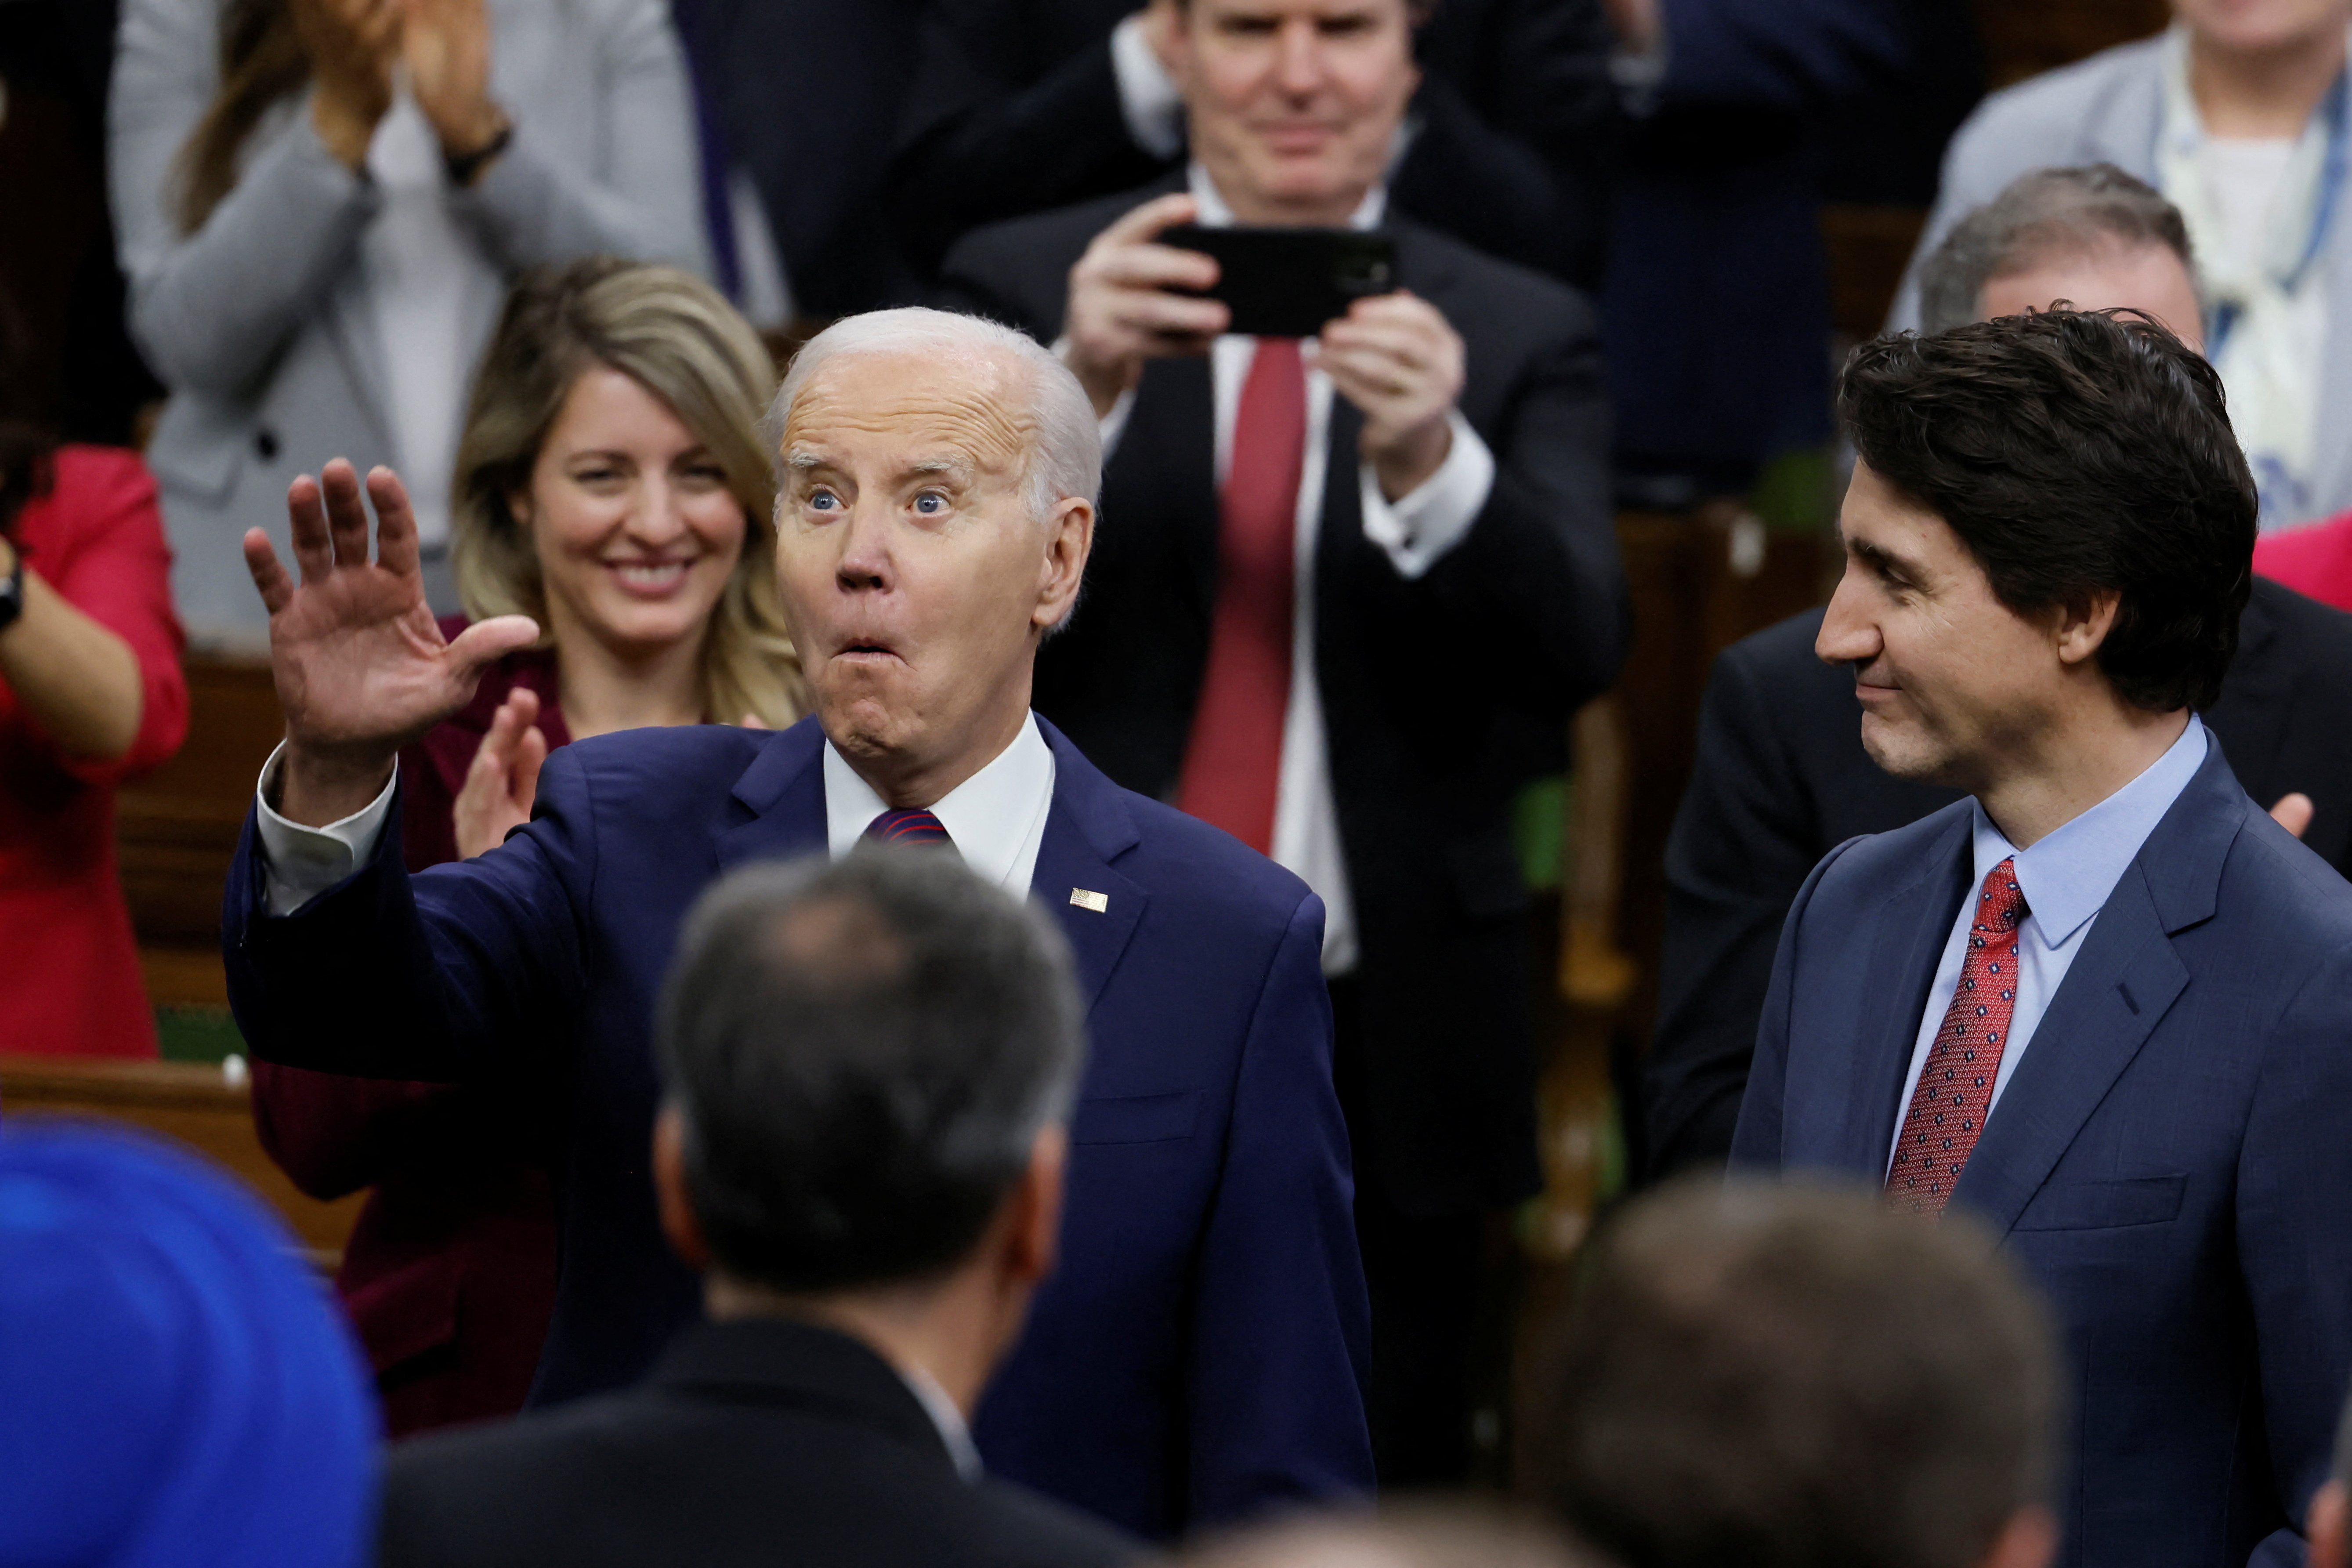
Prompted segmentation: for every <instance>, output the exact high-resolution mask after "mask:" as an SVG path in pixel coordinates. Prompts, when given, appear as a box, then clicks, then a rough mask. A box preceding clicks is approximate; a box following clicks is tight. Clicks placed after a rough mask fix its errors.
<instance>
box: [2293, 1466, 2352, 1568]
mask: <svg viewBox="0 0 2352 1568" xmlns="http://www.w3.org/2000/svg"><path fill="white" fill-rule="evenodd" d="M2304 1535H2305V1538H2306V1539H2308V1540H2309V1541H2310V1542H2311V1547H2310V1555H2309V1556H2308V1557H2307V1558H2306V1559H2305V1561H2306V1562H2308V1563H2310V1565H2311V1568H2352V1495H2347V1491H2346V1489H2345V1486H2344V1483H2343V1482H2342V1481H2330V1482H2328V1483H2327V1484H2326V1486H2324V1487H2322V1488H2320V1489H2319V1491H2318V1494H2317V1495H2316V1496H2315V1497H2314V1498H2313V1499H2312V1500H2311V1518H2310V1520H2309V1521H2307V1522H2306V1523H2305V1527H2304Z"/></svg>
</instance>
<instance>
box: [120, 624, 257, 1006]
mask: <svg viewBox="0 0 2352 1568" xmlns="http://www.w3.org/2000/svg"><path fill="white" fill-rule="evenodd" d="M185 668H186V672H187V678H188V740H187V744H186V745H184V746H183V747H182V748H181V749H180V754H179V755H178V756H176V757H174V758H173V759H172V760H171V761H170V762H168V763H164V764H163V766H162V767H160V768H158V769H156V770H155V771H154V772H153V773H150V774H148V775H147V776H146V777H145V778H143V779H141V780H140V781H139V782H138V783H136V784H131V785H130V786H129V787H127V788H125V789H124V790H123V791H122V792H121V795H119V796H117V797H116V801H115V842H116V851H117V854H118V855H119V856H120V858H121V868H122V890H123V895H124V897H125V898H126V899H127V900H129V902H130V905H131V927H132V929H133V930H134V931H137V932H138V934H139V945H140V950H141V958H142V968H143V969H144V971H145V973H146V978H147V984H148V996H149V999H150V1000H152V1001H153V1002H154V1003H155V1004H157V1005H160V1006H213V1007H217V1006H220V1005H223V1004H224V1003H225V1002H226V983H225V982H224V981H223V979H222V977H221V969H220V907H221V891H222V889H223V888H224V886H225V885H226V881H227V877H228V863H229V858H230V857H231V856H232V855H233V854H235V853H236V836H237V831H238V829H239V828H240V827H241V826H243V825H244V822H245V814H246V808H247V806H248V805H250V804H251V802H252V800H253V785H254V781H255V780H256V779H257V778H258V777H259V776H260V774H261V764H262V763H265V762H267V761H268V760H269V752H270V750H271V748H272V747H274V746H276V745H277V744H278V737H279V736H280V735H281V734H283V733H284V731H285V721H284V720H283V719H282V718H281V717H280V715H279V713H278V693H277V690H276V689H275V688H274V687H273V686H272V685H271V684H270V679H269V667H268V664H266V663H264V662H261V661H258V660H240V659H228V658H208V657H205V656H202V655H191V656H190V657H189V658H187V660H186V661H185Z"/></svg>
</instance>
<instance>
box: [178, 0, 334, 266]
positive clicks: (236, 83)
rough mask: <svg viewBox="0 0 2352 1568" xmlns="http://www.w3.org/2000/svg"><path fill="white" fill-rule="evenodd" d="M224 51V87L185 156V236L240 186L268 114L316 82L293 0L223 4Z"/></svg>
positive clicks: (183, 151)
mask: <svg viewBox="0 0 2352 1568" xmlns="http://www.w3.org/2000/svg"><path fill="white" fill-rule="evenodd" d="M219 47H220V86H219V88H218V89H216V90H215V92H214V94H213V100H212V102H211V103H209V104H207V105H205V112H204V117H203V118H202V119H200V120H198V121H196V128H195V129H194V131H192V132H189V133H188V142H187V145H186V146H184V147H183V148H182V149H181V150H180V168H179V178H180V192H179V205H180V210H179V218H180V228H181V231H182V232H183V233H186V234H194V233H195V232H196V230H198V229H200V228H202V227H203V226H205V219H206V218H208V217H210V216H212V215H213V209H214V208H215V207H216V206H218V205H220V204H221V202H222V200H223V199H224V198H225V197H226V196H227V195H228V194H229V192H230V191H232V190H234V189H236V170H237V157H238V154H240V153H243V152H244V150H245V143H246V141H247V138H249V137H250V136H252V134H253V132H254V129H255V128H256V127H257V126H258V125H259V124H260V123H261V119H262V116H263V115H265V114H267V113H268V112H269V110H270V109H271V108H272V107H273V106H274V105H276V104H277V103H278V102H279V101H280V100H284V99H286V98H288V97H290V96H291V95H292V94H294V93H295V92H298V91H299V90H300V89H301V87H302V85H303V84H304V83H305V82H307V81H309V80H310V52H309V51H308V50H306V49H305V48H304V47H302V38H301V35H300V34H299V32H298V31H297V30H296V28H295V26H294V10H293V6H292V5H290V4H289V0H224V3H223V4H222V5H221V10H220V45H219Z"/></svg>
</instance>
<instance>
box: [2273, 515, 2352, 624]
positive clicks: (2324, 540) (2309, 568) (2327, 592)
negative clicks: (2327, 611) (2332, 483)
mask: <svg viewBox="0 0 2352 1568" xmlns="http://www.w3.org/2000/svg"><path fill="white" fill-rule="evenodd" d="M2254 570H2255V571H2257V572H2259V573H2261V574H2263V576H2265V577H2268V578H2269V579H2270V580H2271V581H2272V582H2273V583H2284V584H2286V585H2287V586H2288V587H2290V588H2292V589H2294V591H2295V592H2296V593H2298V594H2301V595H2305V597H2307V598H2313V599H2316V600H2318V601H2319V602H2320V603H2321V604H2323V605H2335V606H2336V608H2337V609H2339V610H2352V511H2347V512H2346V513H2345V514H2344V515H2342V516H2341V517H2332V518H2329V519H2328V520H2327V521H2326V522H2315V523H2312V524H2311V525H2309V526H2308V527H2305V528H2290V529H2287V530H2285V531H2283V532H2278V533H2265V534H2263V536H2262V537H2261V538H2260V539H2257V540H2255V541H2254Z"/></svg>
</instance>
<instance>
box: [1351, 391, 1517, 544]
mask: <svg viewBox="0 0 2352 1568" xmlns="http://www.w3.org/2000/svg"><path fill="white" fill-rule="evenodd" d="M1447 423H1448V424H1449V426H1451V427H1452V429H1453V432H1454V445H1453V447H1452V449H1451V450H1449V451H1448V452H1447V453H1446V454H1445V461H1444V462H1443V463H1440V464H1439V465H1438V466H1437V472H1435V473H1433V474H1432V475H1430V476H1429V478H1428V479H1424V480H1423V481H1422V484H1421V488H1420V489H1416V490H1414V491H1413V492H1412V494H1411V495H1408V496H1405V497H1402V499H1400V500H1394V501H1391V500H1389V499H1388V498H1387V497H1386V496H1384V495H1382V494H1381V480H1380V476H1379V475H1378V474H1376V473H1374V472H1373V471H1372V466H1371V464H1370V463H1363V464H1360V465H1358V469H1357V471H1358V474H1359V475H1360V479H1359V481H1358V482H1359V486H1360V489H1361V491H1362V495H1363V513H1364V537H1365V538H1366V539H1369V540H1370V541H1371V542H1373V543H1374V544H1377V545H1379V546H1380V547H1381V550H1383V551H1384V552H1387V554H1388V558H1389V564H1390V565H1391V566H1394V567H1395V568H1396V571H1397V575H1398V576H1400V577H1402V578H1403V579H1404V580H1405V581H1406V582H1408V583H1410V582H1412V580H1413V579H1415V578H1417V577H1419V576H1420V575H1421V574H1423V573H1424V572H1426V571H1428V570H1429V569H1430V568H1431V567H1432V566H1434V565H1436V564H1437V563H1438V562H1439V561H1440V560H1442V559H1444V555H1445V552H1447V551H1449V550H1451V549H1453V548H1454V546H1455V545H1457V544H1459V543H1461V542H1462V536H1463V535H1464V534H1465V533H1468V532H1469V531H1470V525H1471V524H1472V523H1474V522H1475V521H1478V514H1479V513H1480V512H1482V511H1484V510H1486V497H1487V496H1488V495H1490V494H1491V493H1493V491H1494V489H1495V454H1494V453H1493V452H1491V451H1489V450H1488V449H1487V447H1486V442H1485V441H1484V440H1483V439H1481V438H1480V437H1479V435H1478V432H1476V431H1475V430H1473V429H1472V428H1470V421H1468V420H1467V419H1465V418H1463V417H1462V411H1461V410H1460V409H1455V410H1454V413H1453V414H1452V415H1450V416H1448V417H1447Z"/></svg>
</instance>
